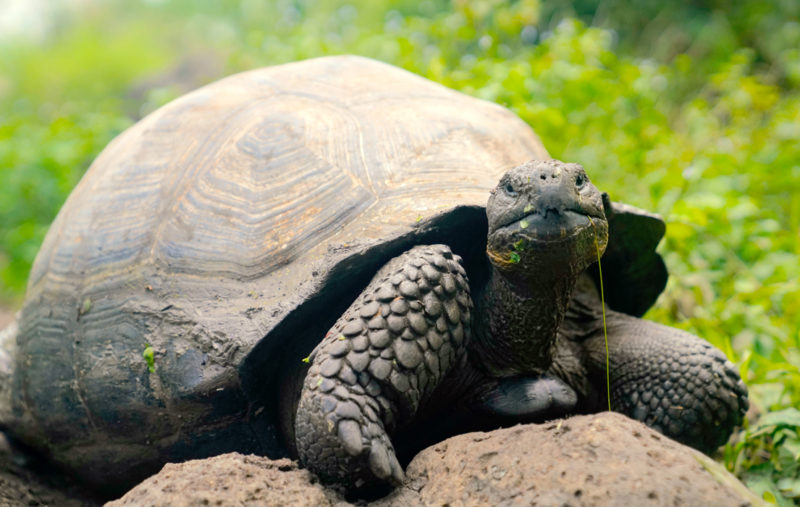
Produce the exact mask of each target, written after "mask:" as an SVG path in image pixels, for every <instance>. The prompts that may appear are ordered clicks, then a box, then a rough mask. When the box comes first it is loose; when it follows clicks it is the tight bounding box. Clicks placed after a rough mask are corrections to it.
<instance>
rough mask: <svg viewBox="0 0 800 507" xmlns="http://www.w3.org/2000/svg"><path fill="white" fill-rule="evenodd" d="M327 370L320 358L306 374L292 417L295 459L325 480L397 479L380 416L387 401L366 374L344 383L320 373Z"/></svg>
mask: <svg viewBox="0 0 800 507" xmlns="http://www.w3.org/2000/svg"><path fill="white" fill-rule="evenodd" d="M329 371H330V370H329V369H328V370H326V369H325V362H323V363H322V365H321V367H320V366H316V365H315V366H312V367H311V369H310V370H309V373H308V376H307V377H306V381H305V388H304V389H303V394H302V397H301V399H300V404H299V407H298V413H297V418H296V422H295V424H296V428H297V439H298V442H297V443H298V452H299V454H300V456H299V457H300V461H301V463H303V464H304V465H306V466H309V468H311V469H312V470H313V471H314V472H315V473H317V475H319V476H320V477H321V478H322V479H323V480H324V481H326V482H334V483H341V484H345V485H348V486H351V485H355V486H356V487H360V486H362V485H364V484H369V483H373V482H376V480H378V481H386V482H389V483H392V484H394V485H399V484H402V482H403V479H404V475H403V469H402V467H401V466H400V463H399V462H398V461H397V458H396V457H395V452H394V447H393V446H392V442H391V440H390V439H389V436H388V435H387V433H386V430H385V428H384V424H383V422H382V420H381V417H380V415H381V413H383V412H385V411H386V410H387V409H388V410H391V408H390V403H389V401H388V400H386V398H385V397H384V396H382V395H381V393H380V388H379V386H378V385H377V384H375V383H370V382H369V380H368V378H367V377H368V376H369V375H367V374H365V375H363V376H362V375H360V374H359V375H358V376H356V379H355V383H353V384H352V385H349V384H348V383H345V382H342V381H340V380H339V379H338V377H334V378H331V377H326V376H325V375H324V374H323V372H329ZM359 377H362V378H363V380H365V382H364V383H365V384H366V388H365V387H363V386H362V385H361V384H360V383H359V382H358V378H359ZM368 391H369V392H370V393H371V394H368Z"/></svg>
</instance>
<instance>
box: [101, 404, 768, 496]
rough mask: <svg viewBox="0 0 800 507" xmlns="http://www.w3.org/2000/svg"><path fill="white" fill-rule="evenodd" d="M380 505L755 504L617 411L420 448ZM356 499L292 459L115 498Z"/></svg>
mask: <svg viewBox="0 0 800 507" xmlns="http://www.w3.org/2000/svg"><path fill="white" fill-rule="evenodd" d="M406 475H407V483H406V485H405V486H404V487H402V488H399V489H397V490H395V491H394V492H393V493H391V494H390V495H389V496H388V497H386V498H383V499H381V500H378V501H376V502H374V503H373V504H374V505H381V506H401V505H403V506H405V505H446V504H450V505H511V504H513V505H517V504H520V505H573V506H579V505H708V506H714V505H725V506H736V505H755V504H759V503H760V502H759V500H758V498H757V497H755V496H753V495H752V493H750V492H749V491H748V490H747V489H746V488H745V487H744V486H743V485H742V484H741V483H740V482H739V481H738V480H737V479H736V478H735V477H733V476H732V475H731V474H729V473H728V472H726V471H725V470H724V468H722V466H721V465H719V464H717V463H715V462H714V461H712V460H711V459H709V458H708V457H706V456H704V455H702V454H700V453H698V452H697V451H694V450H692V449H690V448H688V447H686V446H684V445H681V444H678V443H676V442H673V441H672V440H669V439H667V438H665V437H663V436H661V435H659V434H658V433H656V432H655V431H653V430H651V429H649V428H647V427H646V426H644V425H642V424H641V423H638V422H636V421H633V420H631V419H628V418H626V417H624V416H622V415H619V414H614V413H603V414H597V415H591V416H579V417H573V418H569V419H564V420H559V421H554V422H551V423H547V424H538V425H536V424H530V425H524V426H515V427H513V428H507V429H501V430H496V431H492V432H488V433H468V434H465V435H459V436H456V437H453V438H450V439H448V440H445V441H444V442H441V443H439V444H436V445H434V446H432V447H429V448H427V449H425V450H424V451H422V452H421V453H419V454H418V455H417V456H416V457H415V458H414V460H413V461H412V462H411V463H410V464H409V466H408V468H407V470H406ZM131 504H137V505H139V504H146V505H200V504H203V505H231V504H234V505H277V504H280V505H348V503H347V502H346V501H345V500H344V498H343V497H342V496H341V495H339V494H338V493H337V492H335V491H332V490H330V489H326V488H323V487H322V486H321V485H320V484H319V483H318V481H317V480H316V478H315V477H314V476H312V475H311V474H310V473H308V472H307V471H305V470H302V469H298V467H297V465H296V463H294V462H292V461H289V460H285V459H283V460H277V461H273V460H269V459H267V458H261V457H255V456H243V455H241V454H235V453H232V454H225V455H223V456H217V457H215V458H209V459H206V460H195V461H189V462H186V463H182V464H169V465H166V466H165V467H164V469H163V470H162V471H161V472H160V473H158V474H157V475H155V476H153V477H150V478H149V479H147V480H146V481H144V482H143V483H141V484H140V485H138V486H136V487H135V488H134V489H132V490H131V491H129V492H128V493H127V494H126V495H125V496H123V497H122V498H121V499H120V500H118V501H117V502H113V503H111V504H110V505H131Z"/></svg>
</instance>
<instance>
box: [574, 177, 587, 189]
mask: <svg viewBox="0 0 800 507" xmlns="http://www.w3.org/2000/svg"><path fill="white" fill-rule="evenodd" d="M587 181H589V178H587V177H586V176H585V175H583V174H579V175H578V177H577V178H575V186H577V187H578V188H581V187H582V186H583V185H584V183H586V182H587Z"/></svg>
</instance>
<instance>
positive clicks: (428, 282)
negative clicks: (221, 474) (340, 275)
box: [295, 245, 472, 486]
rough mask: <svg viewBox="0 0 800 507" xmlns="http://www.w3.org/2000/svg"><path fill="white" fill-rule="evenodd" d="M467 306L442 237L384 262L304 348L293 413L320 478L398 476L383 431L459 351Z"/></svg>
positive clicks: (347, 480)
mask: <svg viewBox="0 0 800 507" xmlns="http://www.w3.org/2000/svg"><path fill="white" fill-rule="evenodd" d="M471 313H472V301H471V299H470V297H469V284H468V283H467V279H466V273H465V272H464V268H463V267H462V266H461V259H460V258H459V257H458V256H457V255H453V253H452V252H451V251H450V249H449V248H448V247H447V246H444V245H432V246H418V247H415V248H413V249H411V250H409V251H408V252H406V253H405V254H403V255H401V256H400V257H397V258H395V259H392V260H391V261H390V262H389V263H387V264H386V265H385V266H384V267H383V268H382V269H381V270H380V271H379V272H378V274H377V275H375V278H373V280H372V282H370V284H369V285H368V286H367V288H366V290H365V291H364V292H363V293H362V294H361V296H360V297H359V298H358V299H357V300H356V301H355V302H354V303H353V305H352V306H350V308H349V309H348V310H347V311H346V312H345V314H344V315H343V316H342V318H341V319H339V320H338V321H337V322H336V324H335V325H334V326H333V328H332V329H331V330H330V332H329V333H328V335H327V337H326V338H325V339H324V340H323V341H322V343H320V344H319V346H318V347H317V348H316V349H315V350H314V352H313V353H312V354H311V356H310V361H311V367H310V369H309V372H308V375H307V376H306V379H305V382H304V385H303V390H302V394H301V397H300V404H299V406H298V411H297V416H296V422H295V427H296V435H297V436H296V443H297V449H298V453H299V457H300V461H301V463H303V464H305V465H306V466H308V467H309V468H311V469H312V470H314V471H315V472H316V473H317V474H318V475H319V476H320V477H322V478H323V480H326V481H329V482H340V483H344V484H348V485H355V486H361V485H363V484H368V483H372V482H375V481H376V479H377V480H386V481H389V482H393V483H395V484H399V483H400V482H402V480H403V471H402V468H401V467H400V465H399V463H398V462H397V458H396V457H395V452H394V448H393V446H392V442H391V439H390V437H389V436H390V435H391V434H392V433H393V432H394V430H395V428H397V427H398V426H402V425H404V424H406V423H408V422H409V421H410V420H411V419H412V418H413V417H414V415H415V414H416V412H417V410H418V409H419V407H420V404H421V403H424V402H425V401H426V400H427V399H428V397H430V395H431V393H432V392H433V390H434V389H435V388H436V387H437V386H438V385H439V383H440V382H441V380H442V379H443V378H444V377H445V376H446V375H447V374H448V372H450V370H451V369H452V367H453V365H455V364H456V363H457V362H462V361H463V358H464V354H465V351H466V347H465V344H466V342H467V341H468V340H469V337H470V334H471V328H470V323H471V321H472V317H471Z"/></svg>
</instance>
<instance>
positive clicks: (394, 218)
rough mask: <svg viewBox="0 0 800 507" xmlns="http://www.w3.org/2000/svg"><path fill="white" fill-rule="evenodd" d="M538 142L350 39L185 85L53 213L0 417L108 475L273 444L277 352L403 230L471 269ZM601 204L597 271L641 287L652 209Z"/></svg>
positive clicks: (288, 354) (650, 275) (57, 455)
mask: <svg viewBox="0 0 800 507" xmlns="http://www.w3.org/2000/svg"><path fill="white" fill-rule="evenodd" d="M533 158H548V154H547V152H546V150H545V149H544V147H543V146H542V144H541V142H540V141H539V139H538V138H537V136H536V135H535V134H534V132H533V131H532V130H531V128H530V127H528V126H527V125H526V124H525V123H524V122H522V121H521V120H520V119H519V118H517V117H516V116H515V115H514V114H512V113H511V112H509V111H508V110H506V109H504V108H502V107H500V106H497V105H495V104H491V103H488V102H485V101H481V100H478V99H475V98H472V97H468V96H466V95H463V94H461V93H458V92H455V91H452V90H450V89H447V88H445V87H443V86H441V85H438V84H435V83H433V82H430V81H428V80H425V79H423V78H421V77H419V76H416V75H414V74H411V73H409V72H406V71H404V70H400V69H397V68H394V67H391V66H389V65H386V64H383V63H379V62H376V61H372V60H368V59H365V58H360V57H352V56H340V57H327V58H319V59H314V60H308V61H304V62H299V63H290V64H285V65H280V66H276V67H270V68H264V69H259V70H254V71H250V72H245V73H241V74H237V75H234V76H231V77H229V78H226V79H223V80H221V81H218V82H216V83H213V84H210V85H208V86H205V87H203V88H200V89H198V90H196V91H194V92H192V93H189V94H188V95H186V96H183V97H181V98H179V99H177V100H175V101H173V102H171V103H170V104H168V105H166V106H164V107H162V108H161V109H159V110H157V111H155V112H154V113H152V114H150V115H149V116H147V117H146V118H144V119H143V120H141V121H140V122H138V123H137V124H136V125H134V126H132V127H131V128H129V129H128V130H126V131H125V132H123V133H122V134H121V135H120V136H119V137H117V138H116V139H115V140H114V141H113V142H111V143H110V144H109V146H108V147H107V148H106V149H105V150H104V151H103V152H102V153H101V154H100V155H99V157H98V158H97V160H96V161H95V162H94V163H93V164H92V166H91V167H90V168H89V170H88V171H87V173H86V174H85V176H84V177H83V179H82V180H81V182H80V183H79V184H78V186H77V187H76V188H75V190H74V191H73V192H72V194H71V195H70V197H69V199H68V200H67V202H66V203H65V205H64V206H63V208H62V209H61V211H60V213H59V215H58V217H57V218H56V220H55V222H54V223H53V225H52V227H51V228H50V231H49V233H48V234H47V237H46V239H45V241H44V244H43V245H42V247H41V250H40V252H39V254H38V256H37V258H36V261H35V263H34V266H33V269H32V272H31V274H30V280H29V284H28V290H27V296H26V301H25V304H24V307H23V310H22V312H21V315H20V317H19V320H18V330H17V333H16V343H15V344H13V348H14V349H15V350H13V357H12V361H13V363H12V368H11V372H10V373H7V375H8V376H9V377H10V378H9V384H7V385H10V388H7V389H5V392H3V393H2V396H3V398H2V399H0V420H2V422H3V424H4V425H5V426H6V427H8V428H11V430H12V432H13V433H14V434H15V435H16V436H17V437H18V438H20V439H21V440H23V441H24V442H26V443H28V444H30V445H32V446H34V447H35V448H38V449H42V450H46V451H47V452H48V453H49V454H50V455H51V456H52V458H53V459H54V460H55V461H56V462H58V463H60V464H61V465H62V466H64V467H66V468H68V469H70V470H72V471H74V472H75V473H77V474H78V475H80V476H81V477H82V478H83V479H85V480H87V481H88V482H90V483H92V484H94V485H96V486H98V487H100V488H105V489H106V490H107V491H109V492H112V493H113V492H118V491H121V490H124V489H125V488H127V487H129V486H131V485H132V484H135V483H136V482H138V481H139V480H141V479H142V478H143V477H145V476H147V475H148V474H150V473H152V472H153V471H155V470H157V469H158V467H160V466H161V464H163V463H164V462H165V461H171V460H183V459H188V458H193V457H205V456H209V455H213V454H219V453H222V452H228V451H240V452H257V453H261V454H267V455H270V456H278V455H280V454H281V453H282V452H283V446H282V444H281V442H280V436H279V432H278V430H277V425H276V423H275V421H276V410H277V408H276V407H277V402H276V399H277V396H278V394H279V393H278V391H280V389H279V386H280V378H281V377H282V375H283V374H284V373H285V370H286V369H287V368H293V367H294V366H295V365H296V364H297V363H298V361H299V359H298V358H301V357H303V354H305V353H307V351H308V350H310V349H311V348H312V347H313V345H314V343H316V342H317V341H318V340H319V339H320V337H321V333H322V334H324V332H325V331H326V330H327V329H328V328H329V327H330V325H331V324H332V323H333V322H334V321H335V320H336V318H337V317H338V316H339V315H340V313H341V312H342V311H343V310H344V309H345V308H346V307H347V305H349V303H350V302H351V301H352V300H353V299H355V296H356V295H357V294H358V292H359V291H360V290H361V288H363V287H364V286H365V285H366V284H367V282H368V281H369V279H370V277H371V276H372V274H373V273H374V272H375V271H376V270H377V269H378V268H379V267H380V266H381V265H382V264H383V263H384V262H386V260H388V259H389V258H391V257H392V256H394V255H397V254H399V253H400V252H402V251H403V250H405V249H407V248H409V247H410V246H411V245H413V244H418V243H423V242H443V243H447V244H449V245H451V247H452V248H453V249H454V250H456V251H457V252H458V253H460V254H461V255H462V256H464V257H465V259H466V261H467V263H468V265H469V263H470V262H472V263H473V265H474V266H478V267H477V268H475V269H479V267H480V262H481V261H480V259H481V258H482V252H483V250H484V248H485V235H486V219H485V216H484V211H483V206H484V205H485V202H486V199H487V197H488V192H489V190H490V189H491V188H493V187H494V186H495V184H496V182H497V180H498V178H499V177H500V176H501V175H502V174H503V173H504V172H505V171H506V170H507V169H509V168H511V167H512V166H514V165H517V164H519V163H521V162H523V161H527V160H529V159H533ZM615 209H619V210H620V214H619V217H621V218H620V220H618V221H617V225H616V226H615V222H614V221H613V219H612V221H611V234H612V240H611V244H612V245H613V244H616V245H617V248H616V249H617V250H619V252H617V253H616V254H615V255H616V258H617V259H618V260H619V259H621V261H620V262H619V266H618V267H616V268H614V267H613V266H614V262H616V261H614V259H611V260H610V261H609V266H611V267H612V271H611V272H609V271H608V269H606V275H605V276H606V278H607V279H609V278H611V279H613V278H615V277H619V278H620V280H619V283H617V284H616V286H624V287H625V290H621V291H620V293H621V294H623V296H621V298H622V299H623V300H624V299H625V296H624V294H628V293H630V292H631V291H632V289H631V287H635V288H637V290H638V288H641V290H643V291H645V292H647V291H649V293H651V294H654V295H653V296H652V297H650V299H649V300H648V299H647V297H645V298H637V299H636V301H637V303H636V304H638V305H639V306H642V302H641V301H643V300H644V301H645V302H644V304H645V305H646V306H647V307H649V305H650V304H651V303H652V300H653V299H654V298H655V296H657V295H658V293H659V292H660V291H661V289H662V288H663V282H664V280H665V276H666V275H665V272H664V271H663V263H662V262H661V259H660V257H658V256H657V254H655V253H654V248H655V245H656V244H657V243H658V240H659V239H660V237H661V235H662V234H663V223H662V222H661V221H660V220H659V219H658V218H657V217H655V216H650V215H647V214H644V213H642V212H639V211H638V210H634V209H629V208H624V209H623V208H621V207H617V208H615ZM612 218H613V217H612ZM615 227H617V229H618V231H623V232H621V233H619V234H621V235H624V236H626V238H624V239H620V240H617V239H616V238H614V237H613V235H615ZM620 227H621V229H619V228H620ZM614 248H615V247H614V246H610V247H609V251H610V252H613V251H614ZM620 252H621V253H620ZM632 259H633V260H636V259H644V260H643V261H642V262H641V264H642V266H643V267H639V268H637V269H638V270H634V271H635V272H634V273H633V274H630V273H628V274H624V273H623V274H622V275H618V274H616V273H615V272H614V270H616V271H617V272H622V271H624V269H625V268H626V267H629V266H632V265H634V264H635V262H631V260H632ZM604 268H605V266H604ZM625 277H628V278H625ZM631 277H632V281H631V279H629V278H631ZM659 277H660V278H663V280H661V279H660V278H659ZM632 283H633V285H631V284H632ZM659 284H660V286H659ZM609 285H611V286H614V285H615V284H613V283H612V284H609ZM610 292H611V293H613V289H610ZM617 306H619V307H620V308H623V307H624V302H623V303H619V304H618V305H617ZM623 309H624V308H623ZM644 309H645V310H646V308H644ZM640 310H641V308H638V309H637V308H633V309H629V311H630V312H632V313H636V312H639V311H640ZM641 311H643V310H641ZM151 354H152V355H151ZM151 358H152V359H151Z"/></svg>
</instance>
